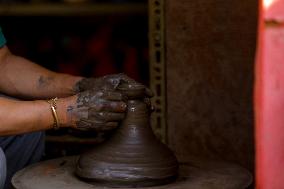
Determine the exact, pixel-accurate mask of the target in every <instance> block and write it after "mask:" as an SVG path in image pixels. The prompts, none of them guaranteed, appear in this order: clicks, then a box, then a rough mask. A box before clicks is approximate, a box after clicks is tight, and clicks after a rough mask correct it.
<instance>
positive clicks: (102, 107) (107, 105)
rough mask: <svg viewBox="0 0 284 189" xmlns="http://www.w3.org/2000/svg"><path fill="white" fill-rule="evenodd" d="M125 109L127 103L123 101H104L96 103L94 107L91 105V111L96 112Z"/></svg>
mask: <svg viewBox="0 0 284 189" xmlns="http://www.w3.org/2000/svg"><path fill="white" fill-rule="evenodd" d="M126 109H127V104H126V103H125V102H121V101H120V102H116V101H104V102H100V103H99V104H97V105H96V106H95V107H92V108H91V109H90V110H91V111H96V112H117V113H123V112H125V111H126Z"/></svg>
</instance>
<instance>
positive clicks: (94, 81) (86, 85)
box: [75, 74, 153, 97]
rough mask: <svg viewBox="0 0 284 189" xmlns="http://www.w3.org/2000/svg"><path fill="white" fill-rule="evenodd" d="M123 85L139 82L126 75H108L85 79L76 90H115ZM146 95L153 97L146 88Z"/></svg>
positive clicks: (78, 84)
mask: <svg viewBox="0 0 284 189" xmlns="http://www.w3.org/2000/svg"><path fill="white" fill-rule="evenodd" d="M122 84H132V85H136V84H138V82H136V81H135V80H133V79H131V78H130V77H128V76H127V75H125V74H113V75H106V76H104V77H100V78H84V79H82V80H81V81H79V82H78V83H77V84H76V86H75V90H76V91H77V92H82V91H85V90H98V89H103V90H115V89H117V88H118V87H119V86H120V85H122ZM145 95H146V96H148V97H152V96H153V93H152V92H151V90H150V89H148V88H146V90H145Z"/></svg>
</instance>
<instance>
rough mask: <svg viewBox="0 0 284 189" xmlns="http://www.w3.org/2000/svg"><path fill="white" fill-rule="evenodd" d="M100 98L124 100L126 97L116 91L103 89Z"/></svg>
mask: <svg viewBox="0 0 284 189" xmlns="http://www.w3.org/2000/svg"><path fill="white" fill-rule="evenodd" d="M102 98H104V99H106V100H110V101H126V100H127V97H126V96H125V95H124V94H122V93H121V92H118V91H104V93H103V95H102Z"/></svg>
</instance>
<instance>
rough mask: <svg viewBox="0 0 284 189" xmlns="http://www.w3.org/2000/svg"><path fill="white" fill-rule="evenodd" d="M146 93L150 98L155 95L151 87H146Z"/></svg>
mask: <svg viewBox="0 0 284 189" xmlns="http://www.w3.org/2000/svg"><path fill="white" fill-rule="evenodd" d="M145 94H146V96H148V97H150V98H151V97H153V96H154V93H153V91H152V90H151V89H149V88H146V89H145Z"/></svg>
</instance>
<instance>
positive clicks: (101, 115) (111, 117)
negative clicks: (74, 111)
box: [89, 112, 125, 122]
mask: <svg viewBox="0 0 284 189" xmlns="http://www.w3.org/2000/svg"><path fill="white" fill-rule="evenodd" d="M124 115H125V114H124V113H113V112H90V114H89V117H91V118H92V119H93V120H97V121H99V122H109V121H121V120H122V119H123V118H124Z"/></svg>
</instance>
